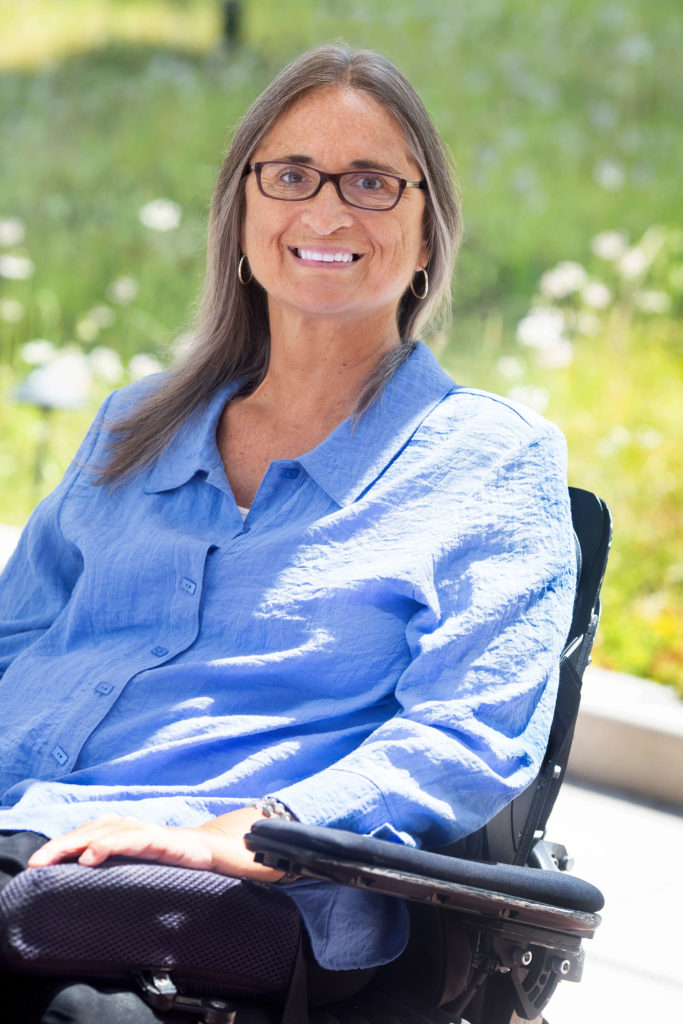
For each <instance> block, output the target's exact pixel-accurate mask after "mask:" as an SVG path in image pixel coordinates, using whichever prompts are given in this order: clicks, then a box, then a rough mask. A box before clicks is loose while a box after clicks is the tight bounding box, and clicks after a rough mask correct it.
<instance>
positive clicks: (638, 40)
mask: <svg viewBox="0 0 683 1024" xmlns="http://www.w3.org/2000/svg"><path fill="white" fill-rule="evenodd" d="M651 54H652V42H651V41H650V39H648V37H647V36H646V35H643V34H642V33H641V34H638V35H633V36H626V37H625V38H624V39H622V40H621V42H620V43H619V46H618V47H617V55H618V56H619V57H621V58H622V60H625V61H627V62H628V63H629V64H639V63H640V62H641V61H644V60H647V58H648V57H650V55H651Z"/></svg>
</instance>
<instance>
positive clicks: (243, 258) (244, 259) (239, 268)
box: [237, 253, 254, 284]
mask: <svg viewBox="0 0 683 1024" xmlns="http://www.w3.org/2000/svg"><path fill="white" fill-rule="evenodd" d="M245 263H247V257H246V256H245V255H244V253H242V255H241V256H240V261H239V263H238V264H237V277H238V278H239V282H240V284H249V282H250V281H251V279H252V277H253V276H254V275H253V274H252V272H251V268H250V267H249V264H248V263H247V268H248V269H249V277H248V278H247V279H246V281H245V279H244V277H243V276H242V268H243V267H244V264H245Z"/></svg>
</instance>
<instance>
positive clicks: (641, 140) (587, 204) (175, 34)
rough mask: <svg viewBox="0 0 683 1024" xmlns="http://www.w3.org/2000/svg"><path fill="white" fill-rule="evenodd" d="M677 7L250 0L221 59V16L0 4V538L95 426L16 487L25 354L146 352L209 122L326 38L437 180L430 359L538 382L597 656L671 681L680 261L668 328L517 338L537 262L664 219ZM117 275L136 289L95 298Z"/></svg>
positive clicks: (198, 234)
mask: <svg viewBox="0 0 683 1024" xmlns="http://www.w3.org/2000/svg"><path fill="white" fill-rule="evenodd" d="M676 10H677V8H676V6H675V5H674V3H673V2H672V0H653V2H650V3H646V2H644V0H623V2H621V3H619V4H615V3H606V4H603V5H600V6H597V7H596V6H594V5H592V4H591V3H589V2H588V0H561V2H560V0H558V2H555V3H553V4H547V3H544V2H542V0H518V2H517V3H515V4H514V5H512V4H510V3H506V2H503V0H480V2H479V3H478V4H477V5H476V6H475V5H473V4H465V3H453V2H452V0H423V2H422V3H420V4H419V5H415V4H412V3H409V2H408V0H393V2H389V0H375V2H372V0H365V2H363V3H360V2H356V0H319V2H317V3H314V2H311V0H290V2H289V3H288V4H287V5H286V6H285V5H282V4H281V3H276V2H275V0H258V2H256V0H246V2H245V23H244V41H243V44H242V46H241V47H240V48H239V49H238V50H235V51H233V52H232V53H230V54H228V53H226V52H225V51H224V50H223V49H222V48H221V44H220V39H219V27H220V21H219V4H218V2H217V0H187V2H183V0H176V2H172V0H167V2H161V0H135V2H133V0H23V2H22V3H17V2H15V0H0V138H2V149H3V157H2V161H1V162H0V218H3V217H5V218H7V217H18V218H20V219H21V221H22V222H23V223H24V224H25V225H26V237H25V238H24V239H23V240H22V241H21V242H18V243H17V244H16V245H14V246H12V247H11V248H8V249H7V250H0V251H7V252H10V253H12V254H14V255H16V256H19V257H28V258H30V259H31V260H32V261H33V263H34V264H35V271H34V273H32V274H31V275H30V276H29V277H27V278H26V279H7V278H3V277H0V303H2V302H3V301H5V302H7V300H9V302H10V303H14V305H13V306H11V307H8V306H5V307H4V308H5V309H6V310H7V309H10V310H11V314H12V315H11V318H10V319H9V320H8V319H4V320H3V319H2V318H1V317H0V390H1V393H2V394H3V396H5V397H4V398H3V403H2V407H1V408H0V521H5V522H14V523H21V522H22V521H23V520H24V519H25V517H26V515H27V514H28V512H29V510H30V508H31V507H32V505H33V503H34V502H35V500H36V498H37V496H38V494H39V493H40V492H41V491H42V490H44V489H45V488H46V487H48V486H52V485H53V484H54V483H55V482H56V481H57V479H58V478H59V475H60V473H61V472H62V470H63V468H64V465H65V462H66V461H67V460H68V458H69V456H70V454H71V453H72V452H73V451H74V450H75V447H76V445H77V443H78V440H79V438H80V436H81V435H82V433H83V431H84V429H85V427H86V425H87V421H88V419H89V418H90V415H91V410H87V411H84V412H82V413H80V412H79V413H75V412H55V413H53V414H52V415H51V417H50V449H49V458H48V460H47V463H46V465H45V467H44V471H45V480H44V481H43V483H42V484H41V486H40V488H38V489H36V487H35V486H34V483H33V481H32V476H31V474H32V471H33V459H34V448H35V443H36V434H37V432H39V430H40V429H41V428H40V418H39V416H38V414H37V413H36V411H35V410H34V409H32V408H31V407H28V406H19V405H16V404H14V403H10V402H8V401H7V398H6V396H7V395H9V394H10V393H11V391H12V388H13V387H14V386H15V383H16V380H17V379H19V378H20V377H21V376H22V375H23V374H25V373H26V372H27V370H28V369H29V367H28V366H27V365H26V364H25V363H24V362H23V361H22V359H21V357H20V352H21V348H22V345H23V344H24V343H25V342H26V341H28V340H31V339H33V338H39V337H40V338H47V339H49V340H51V341H52V342H54V343H55V344H56V345H58V346H65V345H71V344H73V343H74V341H76V342H77V343H78V344H79V345H80V346H81V347H82V348H83V349H84V350H85V351H87V350H89V349H91V348H93V346H96V345H97V346H101V345H105V346H108V347H111V348H113V349H116V351H117V352H119V353H120V355H121V356H122V357H123V358H124V360H128V359H129V358H130V357H131V356H133V355H134V354H135V353H136V352H140V351H145V352H149V353H152V354H154V355H156V356H158V357H160V358H162V359H164V360H166V359H168V358H169V355H170V353H171V352H172V350H173V346H174V343H175V339H177V338H178V336H179V335H182V332H183V331H184V330H186V327H187V324H188V322H189V319H190V316H191V310H192V306H193V302H194V300H195V296H196V293H197V290H198V286H199V283H200V280H201V275H202V269H203V266H202V265H203V248H204V236H205V224H206V215H207V208H208V203H209V199H210V194H211V190H212V188H213V184H214V181H215V177H216V173H217V170H218V166H219V162H220V154H221V150H222V149H223V148H224V146H225V144H226V143H227V140H228V138H229V134H230V127H231V125H234V123H235V122H236V121H237V119H238V118H239V116H240V115H241V114H242V113H243V111H244V109H245V108H246V106H247V105H248V103H249V102H250V101H251V99H252V98H253V97H254V96H255V95H256V94H257V93H258V92H259V91H260V89H261V88H262V87H263V86H264V85H265V84H266V82H267V81H269V80H270V79H271V78H272V76H273V74H274V73H275V72H276V70H277V69H278V68H279V67H280V66H281V65H282V64H283V63H284V61H285V60H286V59H288V58H290V57H292V56H294V55H295V54H296V53H298V52H300V51H301V50H302V49H304V48H305V47H306V46H308V45H311V44H312V43H315V42H319V41H322V40H324V39H329V38H337V37H342V38H344V39H346V40H348V41H349V42H350V43H352V44H353V45H361V46H371V47H374V48H377V49H379V50H381V51H382V52H384V53H386V54H387V55H388V56H389V57H391V58H392V59H394V60H396V61H397V63H398V64H399V65H400V66H401V67H402V68H403V70H404V71H405V72H406V73H407V74H408V76H409V77H410V78H411V80H412V81H413V83H414V84H415V85H416V87H417V89H418V91H419V92H420V93H421V95H422V96H423V98H424V99H425V102H426V104H427V106H428V108H429V109H430V112H431V113H432V115H433V117H434V119H435V121H436V123H437V126H438V127H439V129H440V130H441V131H442V133H443V134H444V136H445V138H446V140H447V142H448V143H449V145H450V147H451V149H452V151H453V153H454V155H455V157H456V161H457V163H458V166H459V170H460V176H461V178H462V182H463V190H464V197H465V198H464V203H465V219H466V228H467V233H466V239H465V245H464V248H463V251H462V254H461V258H460V262H459V267H458V273H457V278H456V289H455V316H454V323H453V327H452V328H451V329H450V331H449V332H448V333H447V335H445V336H444V337H441V338H439V339H438V345H439V349H440V358H441V359H442V361H443V362H444V364H445V365H446V366H447V368H448V369H449V370H450V371H451V372H452V373H453V374H454V376H456V378H457V379H459V380H462V381H466V382H467V383H470V384H474V385H476V386H480V387H484V388H490V389H492V390H496V391H502V392H506V391H509V390H510V386H511V382H510V380H508V379H507V378H506V377H505V375H504V374H502V373H501V372H500V370H499V366H500V365H501V362H500V360H501V357H506V356H510V355H512V356H513V357H514V358H515V359H518V360H520V361H521V363H522V364H523V377H522V379H521V380H520V381H517V382H516V383H517V384H518V385H519V384H521V385H523V386H525V387H535V388H540V389H542V390H543V392H544V394H545V395H546V397H547V400H548V403H549V404H548V407H547V410H546V413H547V415H548V416H550V418H552V419H554V420H556V421H557V422H558V423H559V424H560V426H561V427H562V429H563V430H564V431H565V433H566V434H567V436H568V440H569V447H570V455H571V480H572V482H573V483H576V484H577V485H580V486H585V487H590V488H592V489H595V490H596V491H598V492H599V493H600V494H602V495H603V496H604V497H605V498H606V499H607V500H608V501H609V502H610V504H611V505H612V507H613V510H614V513H615V519H616V535H615V545H614V552H613V555H612V560H611V565H610V570H609V574H608V581H607V584H606V588H605V615H604V618H603V626H602V629H601V634H600V640H599V647H598V650H597V652H596V659H597V660H600V662H601V663H603V664H607V665H610V666H612V667H615V668H619V669H621V670H623V671H630V672H634V673H637V674H643V675H649V676H652V677H654V678H658V679H662V680H664V681H667V682H672V683H675V684H677V685H679V686H682V687H683V682H682V681H683V664H682V662H683V654H682V653H681V647H680V640H679V638H680V636H681V635H682V633H683V629H682V627H683V599H682V596H681V589H682V587H681V585H682V583H683V553H682V552H681V533H682V531H681V522H680V510H681V507H683V502H682V500H681V499H682V498H683V494H681V484H680V482H679V477H680V469H679V466H680V461H679V456H678V455H677V450H676V442H677V439H678V438H679V437H680V433H681V430H680V428H681V423H682V422H683V417H682V416H681V412H680V405H681V403H680V399H679V397H678V396H679V395H680V393H681V384H682V383H683V381H682V380H681V377H682V376H683V373H682V370H681V365H682V363H681V332H680V309H681V290H683V283H682V280H681V273H683V272H682V271H681V269H680V268H681V266H682V261H683V257H682V255H681V251H680V247H679V249H678V250H676V249H675V247H674V249H673V250H672V253H673V255H672V256H671V258H670V265H667V267H666V268H665V270H663V271H662V272H661V274H660V279H659V280H658V281H657V282H656V287H658V288H659V289H662V288H664V289H665V290H667V291H668V294H669V295H670V298H671V307H670V309H669V310H668V312H667V313H666V314H665V315H656V316H649V317H648V316H646V315H640V314H638V312H637V311H635V310H634V309H633V305H632V303H631V304H630V305H629V302H628V301H627V298H628V297H626V298H625V297H624V296H621V298H620V299H619V301H618V302H617V303H615V305H614V308H613V310H612V311H611V312H608V314H606V315H605V316H604V317H602V324H601V327H600V330H599V333H598V334H597V335H595V336H593V337H577V338H575V356H574V361H573V363H572V364H571V366H569V367H566V368H564V369H553V370H542V369H541V368H540V367H539V366H538V365H536V363H535V362H534V360H533V359H532V358H531V354H530V353H529V352H526V351H522V350H521V349H520V346H519V345H518V344H517V342H516V340H515V329H516V325H517V322H518V321H519V319H520V317H522V316H523V315H524V314H525V313H526V312H527V310H528V308H529V306H530V304H531V303H532V301H533V298H534V296H535V295H536V293H537V288H538V281H539V277H540V275H541V274H542V273H543V272H544V271H545V270H547V269H548V268H549V267H551V266H553V265H554V264H556V263H557V262H558V261H559V260H566V259H573V260H577V261H579V262H581V263H584V264H588V263H589V261H590V260H591V259H592V257H591V255H590V240H591V238H593V237H594V236H595V235H596V234H597V233H598V232H601V231H605V230H610V229H620V230H623V231H625V232H626V233H628V235H629V236H630V238H631V241H632V242H636V241H638V239H640V237H641V236H642V235H643V233H644V232H645V231H646V230H647V229H648V228H649V227H650V226H651V225H653V224H658V223H662V224H665V225H672V224H673V222H674V220H675V218H676V217H677V214H678V209H679V207H678V204H679V201H680V200H679V190H680V186H679V181H678V178H679V175H678V174H677V173H672V169H673V168H678V167H680V166H681V163H682V162H683V137H682V136H681V134H680V131H679V116H680V109H681V100H682V98H683V97H682V96H681V92H682V91H683V90H682V89H681V77H680V72H679V62H680V57H679V55H680V52H681V49H682V44H683V23H682V22H681V20H680V18H678V17H677V16H676ZM161 196H164V197H167V198H169V199H171V200H173V202H175V203H177V204H178V205H179V207H180V209H181V211H182V219H181V223H180V226H179V227H178V229H177V230H174V231H168V232H155V231H152V230H149V229H147V228H144V227H143V226H142V225H141V223H140V220H139V217H138V211H139V209H140V207H141V206H143V205H144V204H145V203H147V202H149V201H150V200H153V199H155V198H158V197H161ZM599 269H600V268H599V267H598V268H597V270H596V268H595V266H594V265H592V266H591V274H592V275H594V274H595V273H597V272H598V270H599ZM662 275H663V276H662ZM666 275H668V277H667V276H666ZM677 275H678V276H677ZM122 276H126V277H130V278H132V279H133V280H134V281H135V282H136V284H137V289H138V290H137V294H136V295H134V296H133V297H132V298H131V297H128V298H126V299H125V301H116V300H115V298H112V294H113V292H112V285H113V283H114V282H116V281H117V280H118V279H120V278H121V277H122ZM676 282H678V283H676ZM609 283H610V287H613V288H614V287H615V283H614V282H613V281H610V282H609ZM636 286H637V283H636V284H634V285H633V288H636ZM103 305H104V306H106V307H107V308H108V309H109V320H111V323H107V324H104V325H100V326H95V327H93V320H92V317H90V315H89V311H91V310H92V309H93V307H101V306H103ZM2 308H3V307H1V306H0V311H1V309H2ZM19 310H20V312H19ZM103 390H104V388H103V385H101V384H100V385H99V386H98V395H97V397H99V396H100V395H101V394H102V393H103ZM677 460H678V461H677Z"/></svg>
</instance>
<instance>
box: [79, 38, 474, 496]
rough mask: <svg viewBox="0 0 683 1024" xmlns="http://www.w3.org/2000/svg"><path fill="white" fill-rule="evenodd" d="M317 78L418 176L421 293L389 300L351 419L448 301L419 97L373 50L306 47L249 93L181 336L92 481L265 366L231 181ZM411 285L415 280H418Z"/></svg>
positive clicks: (445, 214)
mask: <svg viewBox="0 0 683 1024" xmlns="http://www.w3.org/2000/svg"><path fill="white" fill-rule="evenodd" d="M329 86H338V87H345V88H351V89H359V90H363V91H364V92H367V93H368V94H369V95H371V96H372V97H373V98H374V99H375V100H377V102H378V103H379V104H380V105H381V106H382V107H383V108H384V109H385V110H386V111H388V113H390V114H391V115H392V116H393V118H394V119H395V120H396V122H397V123H398V125H399V127H400V128H401V129H402V131H403V134H404V136H405V138H406V141H407V143H408V145H409V147H410V150H411V155H412V157H413V159H414V160H415V162H416V163H417V164H418V166H419V167H420V168H421V171H422V174H423V177H424V178H425V181H426V183H427V190H426V192H425V214H424V232H425V241H426V244H427V248H428V251H429V254H430V255H429V261H428V263H427V267H426V270H427V273H428V274H429V294H428V296H427V297H426V298H425V299H424V300H419V299H418V298H417V297H416V296H415V295H414V294H413V293H412V291H411V290H410V289H408V290H407V291H406V292H405V294H404V295H403V296H402V298H401V301H400V303H399V307H398V331H399V336H400V338H401V342H402V344H401V345H400V346H399V348H398V349H397V350H394V351H392V352H390V353H389V354H388V355H387V356H385V357H384V359H382V360H381V361H380V363H379V365H378V366H377V367H376V369H375V371H374V372H373V373H372V374H371V375H370V377H369V378H368V379H367V381H366V382H365V385H364V387H363V389H362V391H361V393H360V394H359V396H358V400H357V403H356V407H355V410H354V411H355V414H356V416H360V415H362V414H363V412H364V411H365V410H366V409H367V408H368V407H369V406H370V405H371V404H372V402H373V401H374V400H375V399H376V398H377V396H378V395H379V394H381V390H382V388H383V387H384V385H385V384H386V382H387V381H388V380H389V379H390V378H391V376H392V374H393V373H394V372H395V370H396V369H397V367H398V366H399V365H400V363H401V362H402V361H403V359H405V358H406V357H407V356H408V355H409V354H410V352H411V351H412V349H413V347H414V341H413V339H414V338H415V336H416V333H417V332H418V330H419V329H420V328H421V327H424V325H425V324H426V323H427V322H434V320H435V318H436V316H437V314H440V315H441V316H446V315H447V313H448V312H449V309H450V290H451V278H452V273H453V265H454V262H455V256H456V253H457V249H458V246H459V243H460V239H461V236H462V217H461V212H460V204H459V201H458V198H457V183H456V177H455V169H454V167H453V164H452V161H451V159H450V157H449V154H448V151H447V150H446V147H445V145H444V143H443V140H442V139H441V137H440V135H439V134H438V132H437V131H436V129H435V127H434V125H433V124H432V121H431V119H430V117H429V114H428V113H427V111H426V109H425V107H424V105H423V103H422V101H421V100H420V98H419V96H418V95H417V93H416V92H415V90H414V89H413V87H412V86H411V84H410V83H409V82H408V81H407V79H406V78H405V77H404V76H403V75H402V74H401V72H400V71H399V70H398V69H397V68H396V67H395V66H394V65H393V64H392V63H391V62H390V61H388V60H387V59H386V58H385V57H383V56H381V55H380V54H378V53H374V52H373V51H371V50H359V51H356V52H353V51H352V50H350V49H349V48H347V47H346V46H342V45H338V44H326V45H323V46H318V47H315V48H314V49H312V50H309V51H308V52H307V53H304V54H303V55H302V56H301V57H299V58H298V59H297V60H295V61H293V62H292V63H291V64H289V65H288V66H287V67H286V68H284V70H283V71H281V72H280V74H279V75H278V76H277V77H276V78H275V79H274V80H273V81H272V82H271V84H270V85H269V86H268V87H267V88H266V89H265V90H264V92H262V93H261V95H260V96H259V97H258V99H257V100H256V101H255V103H254V104H253V105H252V107H251V108H250V109H249V110H248V111H247V113H246V114H245V116H244V118H243V119H242V121H241V122H240V124H239V126H238V127H237V130H236V131H235V134H234V137H233V139H232V143H231V145H230V148H229V150H228V152H227V154H226V156H225V159H224V161H223V166H222V168H221V171H220V174H219V177H218V183H217V186H216V190H215V192H214V196H213V201H212V205H211V216H210V220H209V241H208V255H207V268H206V276H205V280H204V288H203V292H202V298H201V304H200V307H199V313H198V317H197V322H196V325H195V330H194V333H193V342H192V344H191V345H190V346H189V348H188V349H187V351H186V353H185V355H184V356H183V358H182V361H181V362H179V364H178V365H177V366H176V367H175V368H174V369H173V370H172V371H171V372H170V373H169V374H168V375H167V377H166V379H165V380H164V381H163V382H162V384H161V386H160V387H158V388H156V389H154V391H153V392H152V394H151V395H149V396H148V397H147V398H146V399H144V400H143V401H142V402H141V403H140V404H139V405H138V406H137V407H136V409H135V410H134V412H133V413H132V414H130V415H129V416H128V417H127V418H125V419H124V420H122V421H121V422H119V423H117V424H116V425H115V428H114V429H115V438H116V439H115V441H114V443H113V444H112V447H111V453H110V457H109V460H108V462H107V464H106V465H105V466H104V467H103V468H102V470H101V475H100V477H99V482H101V483H112V482H115V481H117V480H120V479H122V478H124V477H127V476H129V475H130V474H131V473H133V472H134V471H136V470H138V469H141V468H142V467H144V466H147V465H149V464H151V463H152V462H153V461H154V460H155V459H156V458H157V457H158V456H159V455H160V454H161V453H162V452H163V451H164V450H165V449H166V448H167V447H168V445H169V444H170V443H171V441H172V440H173V438H174V437H175V435H176V434H177V433H178V431H179V430H180V429H181V427H182V426H183V424H184V423H185V422H186V421H187V419H188V417H189V416H190V415H192V413H194V412H196V411H197V410H199V409H201V408H202V407H203V406H205V405H206V404H208V402H209V401H211V399H212V398H213V397H214V395H215V394H216V393H217V392H218V390H219V389H220V388H221V387H223V386H224V385H225V384H226V383H227V382H229V381H235V380H239V381H241V387H240V394H248V393H249V392H250V391H253V390H254V388H255V387H257V385H258V384H259V383H260V382H261V381H262V380H263V378H264V376H265V374H266V371H267V369H268V360H269V352H270V331H269V323H268V309H267V298H266V294H265V292H264V291H263V289H262V288H261V287H260V285H258V284H257V283H256V282H255V281H252V282H251V283H250V284H248V285H247V286H243V285H242V284H240V282H239V281H238V273H237V271H238V263H239V259H240V235H241V230H242V224H243V221H244V216H245V209H246V199H245V192H244V185H243V179H244V175H245V169H246V167H247V165H248V164H249V162H250V160H251V157H252V154H253V153H254V151H255V150H256V149H257V148H258V146H259V145H260V144H261V142H262V141H263V139H264V138H265V137H266V135H267V134H268V133H269V132H270V130H271V129H272V128H273V126H274V125H275V123H276V122H277V121H278V120H279V118H281V117H282V116H283V114H285V113H286V112H287V111H288V110H289V109H290V107H292V106H293V105H294V104H295V103H296V102H297V101H298V100H300V99H301V98H302V97H303V96H304V95H305V94H306V93H308V92H310V91H312V90H314V89H320V88H324V87H329ZM418 287H419V288H421V287H422V282H421V279H420V281H419V282H418Z"/></svg>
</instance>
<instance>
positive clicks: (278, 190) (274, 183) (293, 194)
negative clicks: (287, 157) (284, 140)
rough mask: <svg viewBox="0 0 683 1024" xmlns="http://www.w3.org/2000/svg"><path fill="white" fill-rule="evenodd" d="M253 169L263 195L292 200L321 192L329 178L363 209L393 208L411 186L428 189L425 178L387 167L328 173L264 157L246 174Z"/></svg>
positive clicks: (344, 197) (344, 198)
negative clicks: (404, 175)
mask: <svg viewBox="0 0 683 1024" xmlns="http://www.w3.org/2000/svg"><path fill="white" fill-rule="evenodd" d="M250 171H253V172H254V174H255V175H256V183H257V185H258V187H259V190H260V192H261V194H262V195H264V196H266V197H267V198H268V199H282V200H284V201H285V202H288V203H297V202H302V201H303V200H304V199H312V198H313V196H317V194H318V192H319V191H320V189H321V188H322V187H323V185H324V184H325V182H327V181H331V182H332V184H333V185H334V187H335V188H336V190H337V195H338V196H339V198H340V199H341V200H342V202H344V203H347V204H348V205H349V206H355V207H357V208H358V209H359V210H393V208H394V207H395V206H396V204H397V203H398V201H399V199H400V198H401V196H402V195H403V193H404V191H405V190H406V189H407V188H421V189H425V191H426V189H427V183H426V182H425V181H424V180H423V181H406V179H405V178H399V177H397V176H396V175H395V174H385V173H384V171H342V172H341V173H340V174H327V172H326V171H319V170H318V169H317V167H309V165H308V164H288V163H285V162H283V161H281V160H264V161H262V162H261V163H256V164H249V166H248V167H247V168H246V170H245V172H244V175H245V177H246V176H247V175H248V174H249V172H250Z"/></svg>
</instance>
